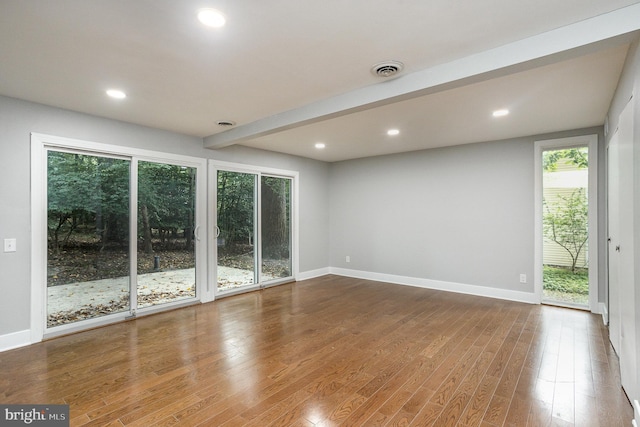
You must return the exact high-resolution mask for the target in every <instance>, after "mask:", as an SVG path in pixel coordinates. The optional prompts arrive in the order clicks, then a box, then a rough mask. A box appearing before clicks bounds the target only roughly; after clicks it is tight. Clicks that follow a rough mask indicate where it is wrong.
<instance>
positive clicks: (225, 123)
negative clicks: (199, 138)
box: [216, 120, 236, 128]
mask: <svg viewBox="0 0 640 427" xmlns="http://www.w3.org/2000/svg"><path fill="white" fill-rule="evenodd" d="M216 124H217V125H218V126H222V127H225V128H228V127H231V126H235V125H236V122H232V121H231V120H219V121H217V122H216Z"/></svg>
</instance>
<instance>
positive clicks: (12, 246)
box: [4, 239, 16, 252]
mask: <svg viewBox="0 0 640 427" xmlns="http://www.w3.org/2000/svg"><path fill="white" fill-rule="evenodd" d="M4 251H5V252H15V251H16V239H4Z"/></svg>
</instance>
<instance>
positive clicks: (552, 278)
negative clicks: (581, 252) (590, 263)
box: [543, 265, 589, 295]
mask: <svg viewBox="0 0 640 427" xmlns="http://www.w3.org/2000/svg"><path fill="white" fill-rule="evenodd" d="M543 288H544V289H545V290H548V291H558V292H563V293H570V294H580V295H589V273H588V271H587V270H586V269H578V270H577V271H576V272H575V273H573V272H571V270H569V269H567V268H561V267H552V266H548V265H545V266H544V272H543Z"/></svg>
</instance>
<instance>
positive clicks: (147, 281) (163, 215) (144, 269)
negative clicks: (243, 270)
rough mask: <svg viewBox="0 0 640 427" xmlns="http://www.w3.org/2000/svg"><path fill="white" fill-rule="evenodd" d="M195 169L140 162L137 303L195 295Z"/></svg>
mask: <svg viewBox="0 0 640 427" xmlns="http://www.w3.org/2000/svg"><path fill="white" fill-rule="evenodd" d="M195 189H196V169H195V168H192V167H185V166H177V165H168V164H162V163H151V162H142V161H141V162H138V290H137V296H138V298H137V299H138V307H148V306H152V305H156V304H163V303H167V302H171V301H176V300H180V299H185V298H195V296H196V273H195V267H196V264H195V241H194V238H193V231H194V230H193V228H194V219H195V217H194V215H195V202H196V197H195Z"/></svg>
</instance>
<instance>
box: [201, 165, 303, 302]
mask: <svg viewBox="0 0 640 427" xmlns="http://www.w3.org/2000/svg"><path fill="white" fill-rule="evenodd" d="M218 170H223V171H229V172H239V173H247V174H254V175H256V176H257V177H258V180H257V181H258V183H257V185H258V187H257V189H256V190H257V193H258V194H257V195H258V197H257V198H258V203H257V206H256V216H257V218H256V224H257V234H260V232H261V226H262V225H261V219H260V211H261V209H260V203H261V202H260V197H261V196H260V185H261V178H262V176H263V175H264V176H274V177H282V178H289V179H291V224H290V227H291V277H292V278H293V280H297V279H298V274H299V259H300V257H299V250H300V249H299V247H300V246H299V230H300V227H299V217H300V215H299V203H298V200H299V185H298V180H299V175H300V173H299V172H297V171H291V170H285V169H275V168H268V167H262V166H253V165H246V164H241V163H232V162H225V161H221V160H211V159H210V160H209V167H208V171H209V186H208V188H209V190H208V193H209V202H208V205H209V209H208V211H209V215H208V219H207V227H208V229H209V235H208V238H207V241H208V246H209V251H208V256H209V260H208V264H209V271H210V273H209V276H208V281H207V290H208V295H209V296H210V298H211V300H213V299H214V298H216V297H217V296H218V271H217V270H218V269H217V265H218V247H217V236H216V225H217V222H218V220H217V205H218V197H217V196H218V182H217V176H218ZM258 239H259V236H258ZM258 239H257V240H258ZM258 246H261V245H260V244H259V245H258ZM257 254H258V271H257V272H256V274H257V277H258V283H256V284H255V285H256V287H263V286H264V284H263V283H262V279H261V274H260V269H261V268H262V267H261V266H262V255H261V248H260V247H258V248H257ZM285 281H286V280H285ZM279 283H280V282H279V281H278V280H275V281H273V282H269V284H268V286H270V285H276V284H279ZM252 288H253V287H247V289H246V290H251V289H252ZM244 291H245V290H243V291H241V292H244ZM234 294H235V293H234V292H227V293H225V294H224V296H230V295H234Z"/></svg>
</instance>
